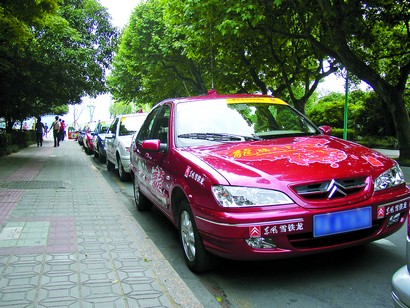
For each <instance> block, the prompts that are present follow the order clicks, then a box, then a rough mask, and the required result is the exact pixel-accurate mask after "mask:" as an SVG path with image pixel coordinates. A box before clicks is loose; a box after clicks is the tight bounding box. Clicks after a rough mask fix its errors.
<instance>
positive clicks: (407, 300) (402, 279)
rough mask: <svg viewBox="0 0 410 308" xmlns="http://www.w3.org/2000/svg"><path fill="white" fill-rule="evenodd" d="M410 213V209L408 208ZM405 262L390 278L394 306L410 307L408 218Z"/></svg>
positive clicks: (409, 238) (409, 225)
mask: <svg viewBox="0 0 410 308" xmlns="http://www.w3.org/2000/svg"><path fill="white" fill-rule="evenodd" d="M409 214H410V210H409ZM406 247H407V251H406V253H407V262H406V265H404V266H403V267H402V268H400V269H399V270H398V271H397V272H396V273H395V274H394V275H393V278H392V292H391V295H392V298H393V302H394V306H395V307H400V308H404V307H410V220H409V218H408V219H407V243H406Z"/></svg>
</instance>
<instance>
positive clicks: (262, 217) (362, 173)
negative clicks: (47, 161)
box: [130, 93, 410, 272]
mask: <svg viewBox="0 0 410 308" xmlns="http://www.w3.org/2000/svg"><path fill="white" fill-rule="evenodd" d="M329 131H330V129H329V127H323V128H321V129H319V128H317V127H316V126H315V125H314V124H313V123H311V122H310V121H309V120H308V119H307V118H306V117H305V116H303V115H302V114H300V113H299V112H297V111H296V110H295V109H293V108H292V107H291V106H289V105H288V104H287V103H285V102H283V101H281V100H280V99H277V98H273V97H271V96H264V95H218V94H216V93H210V94H209V95H206V96H199V97H190V98H181V99H170V100H165V101H163V102H161V103H159V104H157V105H156V106H155V107H154V108H153V109H152V111H151V112H150V114H149V115H148V117H147V119H146V121H145V122H144V124H143V126H142V127H141V129H140V131H139V133H138V134H137V135H136V136H134V140H133V144H132V151H131V163H130V169H131V173H132V177H133V183H134V196H135V202H136V206H137V208H138V210H140V211H143V210H148V209H150V208H151V207H152V205H154V206H156V207H158V208H159V209H160V210H161V211H162V212H163V213H164V214H165V215H166V216H167V217H168V218H169V219H170V220H171V221H172V222H173V223H174V224H175V225H176V227H177V228H178V230H179V235H180V238H181V243H182V247H183V251H184V256H185V260H186V263H187V265H188V266H189V268H190V269H191V270H192V271H194V272H201V271H205V270H209V269H211V268H213V267H214V266H215V265H216V264H217V262H216V261H217V259H218V258H217V256H221V257H224V258H228V259H236V260H262V259H275V258H280V257H289V256H297V255H304V254H311V253H318V252H324V251H330V250H335V249H341V248H346V247H350V246H355V245H361V244H364V243H367V242H370V241H374V240H377V239H380V238H383V237H386V236H388V235H390V234H392V233H394V232H396V231H397V230H398V229H399V228H400V227H401V226H402V224H403V223H404V221H405V219H406V217H407V211H408V210H407V209H408V207H409V200H410V190H409V188H408V187H407V186H406V183H405V180H404V178H403V174H402V171H401V170H400V167H399V165H398V164H397V163H396V162H395V161H394V160H392V159H390V158H388V157H385V156H383V155H382V154H380V153H379V152H376V151H373V150H371V149H368V148H365V147H363V146H361V145H358V144H356V143H353V142H349V141H345V140H341V139H338V138H336V137H332V136H330V135H328V133H329Z"/></svg>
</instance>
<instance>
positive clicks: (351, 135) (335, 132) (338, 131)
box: [332, 128, 357, 141]
mask: <svg viewBox="0 0 410 308" xmlns="http://www.w3.org/2000/svg"><path fill="white" fill-rule="evenodd" d="M343 131H344V129H343V128H332V136H335V137H338V138H343ZM356 139H357V133H356V130H354V129H352V128H348V129H347V140H351V141H356Z"/></svg>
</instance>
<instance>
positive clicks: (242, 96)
mask: <svg viewBox="0 0 410 308" xmlns="http://www.w3.org/2000/svg"><path fill="white" fill-rule="evenodd" d="M215 99H232V100H238V102H239V101H240V100H242V99H243V100H245V99H256V100H260V101H261V102H262V101H264V102H272V103H277V104H284V105H288V104H287V103H286V102H284V101H283V100H281V99H279V98H276V97H273V96H271V95H266V94H218V93H217V92H216V91H214V90H210V91H209V92H208V94H205V95H199V96H190V97H179V98H169V99H165V100H163V101H162V102H160V103H158V104H157V105H159V104H162V103H166V102H173V103H174V104H179V103H184V102H192V101H201V102H203V101H207V100H215ZM255 102H257V101H255Z"/></svg>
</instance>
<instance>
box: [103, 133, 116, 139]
mask: <svg viewBox="0 0 410 308" xmlns="http://www.w3.org/2000/svg"><path fill="white" fill-rule="evenodd" d="M114 136H115V135H114V134H111V133H107V134H105V139H112V138H114Z"/></svg>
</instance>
